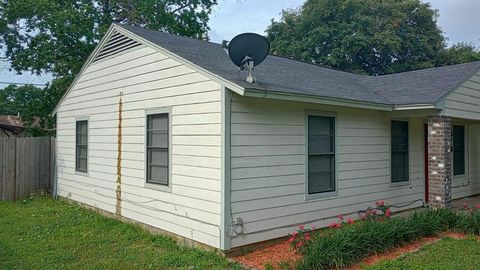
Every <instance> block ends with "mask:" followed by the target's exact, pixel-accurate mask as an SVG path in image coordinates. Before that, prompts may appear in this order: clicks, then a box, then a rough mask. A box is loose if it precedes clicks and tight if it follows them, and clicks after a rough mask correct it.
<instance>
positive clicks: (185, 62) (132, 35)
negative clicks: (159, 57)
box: [114, 24, 245, 95]
mask: <svg viewBox="0 0 480 270" xmlns="http://www.w3.org/2000/svg"><path fill="white" fill-rule="evenodd" d="M114 27H116V30H117V31H119V32H121V33H122V34H124V35H127V36H129V37H130V38H133V39H136V40H137V41H139V42H141V43H143V44H145V45H148V46H150V47H152V48H154V49H156V50H157V51H159V52H160V53H162V54H165V55H166V56H168V57H170V58H172V59H174V60H176V61H178V62H180V63H182V64H183V65H185V66H187V67H189V68H191V69H194V70H196V71H197V72H199V73H200V74H202V75H204V76H206V77H207V78H209V79H211V80H213V81H216V82H218V83H220V84H222V85H224V86H225V87H227V88H228V89H230V90H232V91H234V92H236V93H237V94H239V95H243V94H244V90H245V89H244V88H243V87H241V86H240V85H238V84H235V83H233V82H231V81H229V80H226V79H224V78H222V77H221V76H218V75H217V74H215V73H212V72H210V71H208V70H206V69H204V68H202V67H200V66H198V65H196V64H194V63H192V62H190V61H189V60H187V59H185V58H183V57H181V56H179V55H177V54H175V53H172V52H170V51H169V50H167V49H165V48H163V47H161V46H159V45H157V44H155V43H153V42H150V41H149V40H147V39H145V38H143V37H141V36H139V35H137V34H135V33H133V32H131V31H129V30H128V29H125V28H123V27H122V26H121V25H118V24H114Z"/></svg>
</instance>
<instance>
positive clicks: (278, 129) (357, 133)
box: [230, 94, 424, 247]
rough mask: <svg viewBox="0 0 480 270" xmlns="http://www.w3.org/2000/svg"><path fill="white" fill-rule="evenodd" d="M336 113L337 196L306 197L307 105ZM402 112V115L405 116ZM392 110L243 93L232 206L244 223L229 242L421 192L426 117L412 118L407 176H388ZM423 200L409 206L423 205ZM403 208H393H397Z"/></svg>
mask: <svg viewBox="0 0 480 270" xmlns="http://www.w3.org/2000/svg"><path fill="white" fill-rule="evenodd" d="M306 111H319V112H322V111H323V112H330V113H332V112H333V113H335V114H336V121H337V126H338V131H337V136H336V137H337V144H338V145H337V151H338V154H337V178H338V179H337V191H338V192H337V195H336V196H334V197H329V198H322V199H316V200H306V199H305V181H306V180H305V179H306V178H305V112H306ZM402 119H405V118H402ZM390 120H391V117H390V116H389V115H388V114H387V113H383V112H379V111H371V110H370V111H369V110H360V109H346V108H345V109H341V108H340V107H329V106H325V105H315V104H305V103H297V102H283V101H273V100H265V99H261V98H245V97H240V96H238V95H236V94H234V95H233V100H232V104H231V149H230V152H231V211H232V218H233V220H234V221H235V220H236V219H237V218H241V219H242V220H243V222H244V234H243V235H238V236H233V237H232V238H231V243H232V247H236V246H241V245H245V244H249V243H253V242H258V241H262V240H267V239H272V238H276V237H281V236H285V235H287V234H288V233H291V232H292V231H294V230H295V227H296V226H297V225H299V224H308V225H310V224H311V225H314V226H316V227H322V226H327V225H328V224H329V223H331V222H332V221H333V220H334V219H335V218H336V217H337V216H338V215H339V214H345V213H347V214H348V213H351V216H352V217H357V214H356V211H358V210H363V209H365V208H367V206H369V205H372V204H373V203H374V202H375V201H377V200H385V201H386V202H387V203H389V204H409V203H411V202H413V201H415V200H422V199H423V198H424V167H423V166H424V165H423V164H424V162H423V121H422V119H421V118H412V119H409V127H410V138H409V139H410V147H409V150H410V151H409V153H410V170H409V171H410V182H409V183H407V184H406V185H400V186H398V185H392V184H391V181H390ZM420 205H422V203H421V202H417V203H415V204H412V205H410V207H418V206H420ZM399 209H405V208H395V210H399Z"/></svg>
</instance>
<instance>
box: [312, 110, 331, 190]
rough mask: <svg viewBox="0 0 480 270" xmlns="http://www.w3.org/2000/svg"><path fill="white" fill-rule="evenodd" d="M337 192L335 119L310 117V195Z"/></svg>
mask: <svg viewBox="0 0 480 270" xmlns="http://www.w3.org/2000/svg"><path fill="white" fill-rule="evenodd" d="M329 191H335V118H334V117H323V116H308V194H315V193H322V192H329Z"/></svg>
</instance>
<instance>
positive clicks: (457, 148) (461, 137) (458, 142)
mask: <svg viewBox="0 0 480 270" xmlns="http://www.w3.org/2000/svg"><path fill="white" fill-rule="evenodd" d="M462 174H465V127H464V126H456V125H454V126H453V175H462Z"/></svg>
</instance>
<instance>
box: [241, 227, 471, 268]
mask: <svg viewBox="0 0 480 270" xmlns="http://www.w3.org/2000/svg"><path fill="white" fill-rule="evenodd" d="M444 237H451V238H456V239H463V238H465V235H464V234H461V233H453V232H445V233H442V234H439V235H436V236H431V237H424V238H422V239H419V240H417V241H415V242H413V243H410V244H407V245H403V246H400V247H397V248H394V249H392V250H389V251H387V252H384V253H379V254H373V255H371V256H370V257H368V258H366V259H365V260H363V261H361V262H360V263H358V264H356V265H353V266H351V267H349V268H346V269H347V270H360V269H361V266H362V265H372V264H375V263H377V262H379V261H381V260H384V259H395V258H398V257H400V256H402V255H404V254H406V253H411V252H415V251H418V250H419V249H420V248H422V247H423V246H424V245H428V244H431V243H434V242H435V241H438V240H440V239H442V238H444ZM301 258H302V257H301V255H300V254H298V253H296V252H295V251H294V250H293V249H292V248H291V246H290V244H289V243H288V242H286V241H284V242H280V243H276V244H273V245H271V246H267V247H264V248H261V249H258V250H255V251H253V252H250V253H247V254H244V255H240V256H235V257H233V258H232V259H233V260H235V261H237V262H239V263H240V264H242V265H243V266H245V267H246V268H250V269H259V270H260V269H264V267H265V265H267V264H269V265H271V266H273V268H274V269H281V268H280V266H279V263H287V264H289V265H292V266H293V265H294V263H295V262H297V261H299V260H301ZM292 269H293V268H292Z"/></svg>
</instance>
